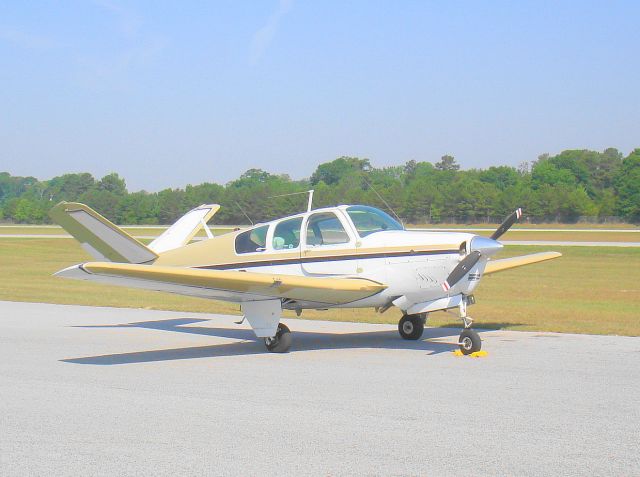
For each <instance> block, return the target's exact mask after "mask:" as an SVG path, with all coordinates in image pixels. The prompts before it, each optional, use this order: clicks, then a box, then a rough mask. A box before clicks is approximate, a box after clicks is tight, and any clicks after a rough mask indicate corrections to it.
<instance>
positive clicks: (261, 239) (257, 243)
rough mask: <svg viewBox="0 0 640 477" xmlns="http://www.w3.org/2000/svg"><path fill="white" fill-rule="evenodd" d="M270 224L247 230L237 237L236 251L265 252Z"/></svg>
mask: <svg viewBox="0 0 640 477" xmlns="http://www.w3.org/2000/svg"><path fill="white" fill-rule="evenodd" d="M268 229H269V226H268V225H264V226H262V227H257V228H255V229H251V230H247V231H246V232H242V233H241V234H238V236H237V237H236V253H251V252H264V249H265V246H266V245H267V230H268Z"/></svg>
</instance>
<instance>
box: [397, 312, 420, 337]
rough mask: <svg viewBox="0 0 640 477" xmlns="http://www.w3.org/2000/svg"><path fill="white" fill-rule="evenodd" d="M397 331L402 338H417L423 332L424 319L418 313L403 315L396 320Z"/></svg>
mask: <svg viewBox="0 0 640 477" xmlns="http://www.w3.org/2000/svg"><path fill="white" fill-rule="evenodd" d="M398 332H399V333H400V336H402V339H405V340H419V339H420V338H422V333H424V321H423V319H422V317H421V316H420V315H404V316H403V317H402V318H401V319H400V321H399V322H398Z"/></svg>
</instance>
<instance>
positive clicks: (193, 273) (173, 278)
mask: <svg viewBox="0 0 640 477" xmlns="http://www.w3.org/2000/svg"><path fill="white" fill-rule="evenodd" d="M80 271H82V272H85V273H84V274H89V276H91V275H96V276H97V277H112V278H113V280H110V282H111V283H113V284H123V285H124V284H126V285H127V286H129V285H130V284H131V281H132V280H135V281H138V282H141V281H145V282H148V286H141V288H147V289H151V290H164V291H170V289H167V287H162V288H158V287H155V286H154V285H153V284H154V283H159V284H169V285H177V286H181V287H185V286H186V287H196V288H203V289H214V290H224V291H227V292H231V293H235V294H247V295H251V296H252V297H255V296H261V297H272V298H288V299H291V300H297V301H311V302H316V303H326V304H330V305H338V304H343V303H349V302H353V301H356V300H361V299H363V298H367V297H370V296H372V295H375V294H376V293H379V292H381V291H382V290H384V289H385V288H387V287H386V285H383V284H381V283H378V282H374V281H373V280H367V279H364V278H316V277H305V276H296V275H276V274H268V273H255V272H238V271H231V270H203V269H198V268H182V267H165V266H154V265H135V264H125V263H109V262H89V263H85V264H82V265H80V266H77V267H69V268H68V269H65V270H62V271H60V272H58V273H57V275H59V276H62V277H65V276H66V277H69V278H79V279H90V277H87V276H86V275H85V276H78V272H80ZM84 274H83V275H84ZM118 279H122V281H123V282H122V283H118Z"/></svg>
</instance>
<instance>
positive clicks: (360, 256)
mask: <svg viewBox="0 0 640 477" xmlns="http://www.w3.org/2000/svg"><path fill="white" fill-rule="evenodd" d="M459 252H460V251H459V250H458V249H457V248H455V249H452V250H424V251H419V252H416V251H414V250H409V251H407V252H380V253H370V254H366V253H363V254H353V255H332V256H329V257H292V258H283V259H280V260H260V261H254V262H236V263H223V264H220V265H203V266H200V267H194V268H203V269H210V270H228V269H230V268H251V267H271V266H275V265H290V264H296V263H316V262H339V261H342V260H364V259H368V258H387V257H390V258H391V257H419V256H422V255H446V254H450V253H459Z"/></svg>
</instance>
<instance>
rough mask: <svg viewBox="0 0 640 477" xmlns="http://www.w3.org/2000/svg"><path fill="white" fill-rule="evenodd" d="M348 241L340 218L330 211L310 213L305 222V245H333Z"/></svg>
mask: <svg viewBox="0 0 640 477" xmlns="http://www.w3.org/2000/svg"><path fill="white" fill-rule="evenodd" d="M347 242H349V235H348V234H347V232H346V231H345V230H344V227H343V226H342V223H341V222H340V219H338V217H336V215H335V214H333V213H331V212H326V213H321V214H315V215H312V216H311V217H310V218H309V222H307V245H309V246H311V247H317V246H320V245H335V244H338V243H347Z"/></svg>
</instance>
